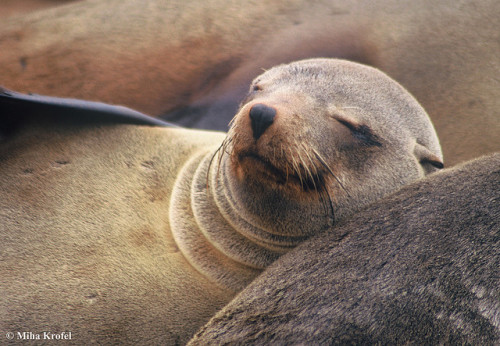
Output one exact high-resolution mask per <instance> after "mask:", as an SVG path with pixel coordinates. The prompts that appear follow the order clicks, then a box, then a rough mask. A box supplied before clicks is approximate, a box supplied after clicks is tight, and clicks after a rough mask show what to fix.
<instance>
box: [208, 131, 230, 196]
mask: <svg viewBox="0 0 500 346" xmlns="http://www.w3.org/2000/svg"><path fill="white" fill-rule="evenodd" d="M225 141H226V140H224V141H223V142H222V143H221V145H220V146H219V147H218V148H217V150H216V151H215V152H214V154H213V155H212V157H211V158H210V162H209V163H208V168H207V181H206V187H207V190H208V186H209V175H210V168H211V167H212V163H213V161H214V159H215V155H217V154H219V162H218V165H217V166H218V167H217V176H219V173H218V172H219V168H220V156H222V155H221V154H220V151H221V149H222V148H223V146H224V142H225Z"/></svg>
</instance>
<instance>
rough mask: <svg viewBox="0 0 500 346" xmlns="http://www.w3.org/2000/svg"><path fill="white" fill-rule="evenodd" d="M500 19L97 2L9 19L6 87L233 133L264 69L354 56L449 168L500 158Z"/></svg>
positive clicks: (362, 7)
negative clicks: (404, 103)
mask: <svg viewBox="0 0 500 346" xmlns="http://www.w3.org/2000/svg"><path fill="white" fill-rule="evenodd" d="M499 16H500V3H499V2H498V1H496V0H484V1H479V2H478V1H475V0H466V1H461V2H460V3H457V2H456V1H452V0H447V1H440V2H439V3H435V2H430V1H411V0H406V1H400V0H377V1H371V0H364V1H362V0H350V1H348V2H346V1H339V0H323V1H315V2H311V1H306V0H289V1H281V0H273V1H266V3H265V4H259V5H256V4H254V3H251V2H244V3H238V4H229V3H228V2H227V1H224V0H209V1H201V2H185V1H183V0H175V1H168V2H165V1H161V0H153V1H148V2H147V4H145V3H144V2H143V1H140V0H107V1H101V0H94V1H92V0H87V1H85V2H81V3H76V4H74V5H71V6H64V7H62V8H57V9H51V10H47V11H43V12H39V13H36V14H31V15H27V16H25V17H22V18H15V19H12V20H10V21H9V20H7V21H2V23H1V24H0V51H1V52H2V54H1V56H0V75H1V76H2V80H1V81H0V83H1V84H3V85H5V86H6V87H8V88H11V89H14V90H19V91H30V92H37V93H42V94H50V95H54V96H72V97H78V98H84V99H93V100H101V101H105V102H111V103H119V104H124V105H128V106H130V107H133V108H137V109H140V110H142V111H145V112H149V113H152V114H156V115H159V114H162V113H165V112H168V111H172V110H180V111H181V112H180V114H181V115H182V117H183V119H184V120H185V122H184V124H187V125H189V126H205V127H210V128H214V126H217V128H219V129H225V126H226V124H227V121H228V120H229V119H230V117H232V115H233V112H234V110H235V109H236V106H237V102H238V101H237V100H238V99H239V98H240V97H242V96H243V94H244V92H245V89H246V85H248V82H250V80H251V79H252V78H253V76H255V75H257V74H258V73H260V71H261V69H262V68H269V67H271V66H273V65H276V64H279V63H283V62H289V61H293V60H297V59H301V58H306V57H321V56H327V57H341V58H348V59H352V60H355V61H361V62H364V63H368V64H370V65H373V66H376V67H378V68H380V69H382V70H383V71H385V72H387V73H388V74H389V75H390V76H391V77H393V78H395V79H396V80H398V81H399V82H401V83H402V84H403V86H405V87H406V88H408V90H409V91H410V92H412V94H414V95H415V96H416V98H417V99H418V100H419V101H420V102H421V103H422V104H423V106H424V108H426V110H427V111H428V112H429V114H430V116H431V118H432V119H433V121H434V123H435V125H436V129H437V131H438V134H439V135H440V138H441V141H442V146H443V148H444V154H445V157H447V160H448V162H447V165H453V164H455V163H457V162H460V161H463V160H466V159H470V158H473V157H476V156H478V155H480V154H484V153H487V152H492V151H495V150H498V148H499V147H500V138H499V136H498V135H497V134H498V133H499V132H500V121H499V120H498V119H499V118H500V116H499V113H498V110H499V109H500V104H499V102H500V101H499V100H500V95H499V90H500V85H499V80H500V78H499V70H500V66H499V59H498V56H499V55H500V50H499V49H500V46H499V45H498V30H497V28H496V26H495V24H494V23H496V18H498V17H499ZM183 107H187V108H185V109H183ZM192 112H194V116H193V118H190V113H192Z"/></svg>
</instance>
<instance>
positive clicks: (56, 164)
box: [0, 59, 441, 344]
mask: <svg viewBox="0 0 500 346" xmlns="http://www.w3.org/2000/svg"><path fill="white" fill-rule="evenodd" d="M256 83H261V90H260V91H259V92H258V93H255V92H251V93H250V94H249V95H248V97H247V99H246V100H247V101H246V103H244V104H243V105H242V107H241V110H240V111H239V112H238V114H237V116H236V118H235V122H234V127H233V129H232V130H231V132H230V135H229V136H228V137H227V138H228V140H227V141H225V142H224V143H223V138H224V136H223V135H222V134H221V133H214V132H204V131H193V130H185V129H173V128H170V129H164V128H148V127H141V126H131V125H122V126H101V127H99V126H96V125H90V124H89V125H87V126H82V125H79V126H78V125H75V124H72V123H71V121H70V120H68V121H66V122H65V123H54V122H51V121H48V120H45V122H44V120H43V119H45V118H44V117H41V116H40V117H34V123H32V122H28V123H26V124H24V125H23V126H21V127H19V128H17V130H16V131H17V132H14V133H13V134H10V136H9V137H6V138H5V139H4V141H3V142H2V146H1V147H0V159H1V161H2V165H1V166H0V186H1V190H2V195H1V198H0V210H1V213H0V225H1V226H0V227H1V228H0V235H1V237H2V238H1V239H0V244H1V245H0V246H1V249H0V254H1V256H2V258H1V261H0V263H2V266H1V267H0V270H1V272H0V278H1V279H0V280H1V282H0V284H1V285H0V286H1V287H2V298H3V299H2V301H1V304H2V306H1V308H0V311H1V312H2V316H0V321H1V325H0V330H6V331H12V332H16V333H17V332H22V331H31V332H33V333H41V332H43V331H46V330H50V331H53V332H61V331H71V332H72V333H73V338H74V339H75V340H76V341H77V342H92V341H95V342H100V343H107V342H129V343H138V342H139V343H143V342H151V343H166V344H172V343H176V342H186V341H187V339H188V338H189V337H190V336H191V335H192V334H193V333H194V332H195V330H196V329H197V328H199V327H200V326H201V325H203V324H204V323H205V322H206V321H207V320H208V318H209V317H210V316H212V315H213V314H214V313H215V311H216V310H217V309H219V308H221V307H222V306H223V305H224V304H225V303H227V302H228V301H229V300H230V299H231V298H232V296H233V295H234V294H235V292H236V291H238V290H240V289H242V288H243V287H245V286H246V285H247V284H248V283H249V282H250V281H251V280H252V279H253V278H255V277H256V276H257V275H258V274H259V273H260V272H261V271H262V269H263V268H265V267H266V266H268V265H269V264H270V263H271V262H272V261H273V260H275V259H276V258H277V257H278V256H279V255H280V254H282V253H284V252H286V251H288V250H290V249H291V248H292V247H293V246H295V245H297V244H298V243H299V242H300V241H302V240H304V239H305V238H307V237H309V236H311V235H313V234H315V233H318V232H320V231H322V230H324V229H326V228H328V227H329V226H331V225H332V223H336V222H338V221H339V220H342V219H343V218H345V217H347V216H348V215H350V214H352V213H353V212H354V211H356V210H358V209H359V208H361V207H362V206H363V205H366V204H367V203H370V202H371V201H373V200H375V199H378V198H380V197H381V196H383V195H385V194H387V193H389V192H391V191H393V190H396V189H398V188H399V187H400V186H402V185H404V184H407V183H409V182H410V181H413V180H415V179H418V178H420V177H423V176H424V175H425V174H427V173H429V172H431V171H433V170H435V168H434V166H433V165H436V164H438V162H436V161H435V160H440V159H441V154H440V148H439V143H438V140H437V137H436V134H435V132H434V130H433V127H432V125H431V123H430V121H429V119H428V117H427V115H426V113H425V111H424V110H423V109H422V108H421V107H420V105H419V104H418V103H417V102H416V101H415V100H414V99H413V98H412V97H411V95H409V94H408V93H407V92H406V91H405V90H404V89H403V88H402V87H400V86H399V85H398V84H397V83H395V82H394V81H392V80H391V79H389V78H388V77H387V76H386V75H384V74H383V73H381V72H379V71H377V70H375V69H373V68H370V67H366V66H363V65H359V64H355V63H351V62H346V61H340V60H333V59H332V60H327V59H317V60H306V61H301V62H296V63H293V64H291V65H285V66H279V67H276V68H274V69H271V70H269V71H268V72H266V73H264V74H263V75H261V76H260V77H259V78H257V80H256ZM253 88H254V85H252V87H251V89H252V90H253ZM292 89H293V95H294V98H293V99H291V100H290V102H289V103H288V106H287V107H288V108H284V107H283V106H282V104H281V103H280V102H282V99H280V97H279V95H281V94H282V92H284V91H286V92H287V93H288V92H291V91H292ZM289 95H292V93H290V94H289ZM306 99H307V102H303V101H304V100H306ZM264 100H266V102H269V103H273V102H274V101H276V102H274V103H273V105H274V106H275V107H276V108H277V109H278V118H277V119H278V120H279V121H278V120H277V121H276V122H275V123H273V124H272V125H271V126H270V127H269V128H268V129H267V131H266V132H267V133H266V132H264V134H263V135H262V136H261V137H260V139H255V138H254V137H252V136H249V134H251V133H252V128H251V127H250V126H245V123H246V121H245V118H247V117H248V116H249V115H248V105H251V104H253V103H255V102H264ZM325 100H326V101H325ZM374 100H376V102H374ZM297 101H299V102H297ZM322 102H326V103H322ZM340 116H341V118H339V117H340ZM70 118H71V114H68V119H70ZM339 119H340V120H341V121H343V122H345V121H350V122H354V123H353V124H355V125H356V126H364V128H365V129H367V128H369V129H370V131H371V133H372V134H373V136H375V137H376V139H377V141H378V142H377V143H378V144H379V145H375V144H373V143H371V142H370V141H369V140H368V139H367V138H364V137H363V135H362V134H360V133H358V132H357V131H356V130H354V129H351V128H349V127H348V126H346V125H345V124H343V123H342V122H341V121H340V120H339ZM353 119H354V120H353ZM349 126H352V124H349ZM268 135H271V137H272V138H274V140H277V141H281V142H282V143H283V146H285V147H291V148H293V147H294V145H296V144H294V143H298V142H300V143H303V145H304V147H305V148H306V149H305V150H309V151H310V153H309V154H308V152H307V151H303V152H302V153H303V155H302V157H300V156H301V154H298V156H299V157H298V158H295V157H294V155H297V152H295V151H290V152H288V154H286V155H285V156H283V157H280V160H279V163H277V162H274V164H275V165H276V167H275V168H274V169H273V168H271V166H270V164H262V163H261V165H260V166H259V167H257V166H255V167H254V168H253V169H254V171H252V167H251V166H246V165H247V163H245V160H242V158H241V156H240V154H241V153H242V152H243V151H244V150H248V148H251V147H255V148H257V149H255V148H254V149H253V150H254V157H259V158H260V160H261V161H262V162H266V160H267V159H268V158H269V157H268V156H269V152H267V151H266V150H267V149H266V148H268V147H269V145H272V143H269V142H268V141H269V137H268ZM237 136H240V137H241V138H240V139H237V138H236V137H237ZM233 146H234V147H233ZM217 148H219V149H217ZM242 148H246V149H242ZM259 148H260V149H259ZM313 148H314V150H313ZM313 152H317V157H316V158H315V159H313V158H312V156H311V155H313V154H312V153H313ZM305 156H310V157H311V158H309V159H305ZM318 157H321V160H323V161H324V163H325V165H321V166H319V165H318V166H316V167H315V168H313V167H314V166H315V165H314V162H315V161H318V160H319V159H318ZM294 160H295V161H294ZM429 160H430V161H429ZM280 165H282V166H280ZM290 165H291V166H290ZM240 166H241V167H243V166H246V167H245V168H244V169H243V171H244V172H243V173H241V172H240V169H239V168H240ZM288 166H290V167H291V168H290V169H289V171H290V176H292V175H293V174H295V175H297V174H303V173H304V172H305V170H309V171H314V170H316V171H315V172H316V173H315V174H316V175H317V178H318V180H317V185H315V186H314V188H313V187H312V186H311V185H310V184H309V185H304V183H303V182H300V180H297V179H295V180H294V179H291V178H290V180H286V181H281V180H280V179H277V178H276V177H277V175H276V174H277V173H276V171H277V170H279V169H280V168H281V169H282V168H283V167H288ZM326 166H328V167H331V168H329V169H327V168H326ZM388 167H389V168H388ZM257 169H258V170H259V171H258V172H257ZM294 169H295V170H296V171H294ZM266 170H267V171H268V173H267V174H266V173H265V172H266ZM329 170H331V171H332V172H333V171H334V173H335V177H333V175H331V174H330V172H329ZM304 174H305V173H304ZM311 174H312V173H311ZM320 178H321V179H320ZM303 179H311V176H307V175H304V176H303ZM340 184H342V186H341V185H340ZM16 337H17V334H16Z"/></svg>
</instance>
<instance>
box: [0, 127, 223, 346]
mask: <svg viewBox="0 0 500 346" xmlns="http://www.w3.org/2000/svg"><path fill="white" fill-rule="evenodd" d="M166 133H168V135H167V134H166ZM186 138H189V139H190V140H189V141H187V140H186ZM222 138H223V135H222V134H218V133H214V134H210V133H202V134H200V133H192V132H190V131H188V130H174V129H163V128H149V127H135V126H126V125H120V126H116V127H114V126H108V127H103V128H95V127H89V128H81V127H74V128H71V127H67V126H64V127H61V126H56V125H54V124H51V125H50V129H43V128H35V127H33V128H30V129H29V130H26V132H24V133H23V134H22V135H21V134H20V135H19V137H17V138H16V139H15V140H13V141H11V142H9V143H8V144H6V145H5V146H4V147H3V148H2V151H1V157H2V162H3V163H4V164H5V165H4V166H3V167H2V177H1V179H0V181H1V186H2V198H1V202H0V203H1V208H0V210H1V219H2V222H1V226H0V229H1V234H2V251H1V257H2V260H1V263H2V265H1V279H0V282H1V284H0V286H1V287H2V298H1V299H0V302H1V305H2V307H1V309H0V310H1V311H2V317H1V320H2V322H1V327H0V329H1V330H2V331H12V332H14V333H17V332H18V331H19V332H24V331H31V332H33V333H39V334H41V333H42V332H44V331H51V332H54V333H59V332H64V331H70V332H72V339H73V340H74V341H75V342H96V343H107V342H111V341H113V340H114V341H115V342H116V341H117V340H121V341H126V342H130V343H142V342H150V343H157V342H159V343H168V344H173V343H175V342H179V343H180V342H185V341H186V338H187V337H188V336H189V335H191V334H192V333H194V331H195V330H196V329H197V328H199V325H200V324H202V323H204V321H206V320H207V319H208V318H209V317H210V316H211V315H212V314H213V313H215V311H217V309H219V308H220V307H222V306H223V305H224V304H225V303H226V302H227V300H228V298H230V297H231V296H232V294H233V291H232V290H228V289H227V288H224V287H223V286H220V285H216V284H214V283H213V282H212V281H210V280H208V279H206V278H204V277H203V276H202V275H201V274H200V273H199V272H198V271H197V270H195V269H194V268H193V267H191V266H190V265H189V264H188V263H187V262H186V259H185V258H184V256H183V255H182V254H181V253H180V252H179V250H178V248H177V245H176V243H175V241H174V239H173V237H172V234H171V232H170V225H169V214H168V210H169V202H170V195H171V189H172V186H173V182H174V179H175V177H176V176H177V174H178V172H179V170H180V169H181V167H182V165H183V164H184V162H185V160H186V158H187V157H189V156H190V155H193V154H194V153H195V152H196V151H199V150H201V149H205V148H206V147H207V146H210V145H213V144H214V143H217V142H218V141H221V140H222ZM191 139H192V140H191ZM181 143H182V144H181ZM184 144H185V145H184ZM16 335H17V334H16Z"/></svg>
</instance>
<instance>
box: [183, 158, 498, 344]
mask: <svg viewBox="0 0 500 346" xmlns="http://www.w3.org/2000/svg"><path fill="white" fill-rule="evenodd" d="M499 204H500V153H497V154H495V155H491V156H489V157H483V158H481V159H477V160H474V161H471V162H468V163H467V164H466V165H463V166H457V167H454V168H452V169H449V170H444V171H442V172H439V173H437V174H434V175H431V176H430V177H428V178H426V179H423V180H420V181H419V182H415V183H413V184H411V185H409V186H406V187H404V188H402V189H401V190H399V191H398V192H396V193H394V194H393V195H391V196H389V197H387V198H384V199H382V200H380V201H378V202H376V203H374V204H372V205H370V206H369V207H368V208H367V209H366V210H364V211H362V212H360V213H358V214H357V215H355V216H354V217H352V218H351V219H350V220H349V221H347V222H345V223H344V224H342V225H338V226H336V227H332V228H331V229H330V230H329V231H327V232H325V233H324V234H322V235H320V236H318V237H316V238H313V239H310V240H308V241H306V242H305V243H303V244H301V245H300V246H299V247H297V248H296V249H294V250H293V251H291V252H289V253H288V254H286V255H285V256H283V257H281V258H280V259H279V260H278V261H277V262H275V263H273V265H272V266H271V267H269V268H268V269H267V270H266V271H264V272H263V273H262V275H261V276H259V278H257V279H256V280H255V281H254V282H253V283H251V284H250V285H249V286H248V287H247V288H246V289H245V290H243V291H242V292H241V293H240V294H239V295H238V296H237V297H236V298H235V299H234V300H233V301H232V302H231V303H229V304H228V305H227V306H226V307H225V308H224V309H223V310H222V311H221V312H219V313H217V314H216V315H215V316H214V317H213V318H212V320H211V321H210V322H209V323H208V324H207V325H206V326H205V327H203V328H202V329H201V331H200V332H199V333H198V334H197V335H196V337H195V338H194V339H193V340H192V341H191V343H190V345H221V344H231V345H232V344H238V345H249V344H250V345H275V344H278V345H295V344H305V345H324V344H363V345H364V344H383V345H386V344H389V345H394V344H398V345H399V344H418V345H422V344H430V345H437V344H445V345H446V344H471V345H497V344H498V343H499V342H500V319H499V316H500V298H499V297H500V296H499V294H500V209H499Z"/></svg>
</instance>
